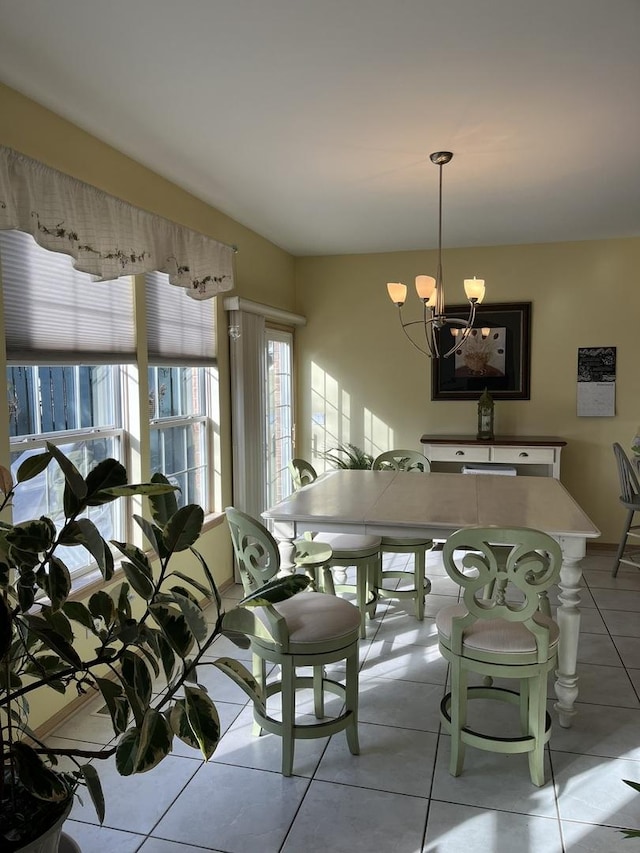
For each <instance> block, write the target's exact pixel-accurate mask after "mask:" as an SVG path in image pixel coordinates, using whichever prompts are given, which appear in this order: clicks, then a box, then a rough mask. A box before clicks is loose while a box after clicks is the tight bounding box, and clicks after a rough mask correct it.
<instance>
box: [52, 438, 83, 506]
mask: <svg viewBox="0 0 640 853" xmlns="http://www.w3.org/2000/svg"><path fill="white" fill-rule="evenodd" d="M47 450H48V451H49V453H50V454H51V455H52V456H53V458H54V459H55V460H56V462H57V463H58V465H59V466H60V469H61V470H62V473H63V474H64V479H65V482H66V484H67V485H68V486H69V488H70V489H71V492H72V493H73V495H74V496H75V497H76V498H77V499H78V500H80V501H81V500H83V499H84V498H85V497H86V495H87V484H86V483H85V480H84V477H83V476H82V474H81V473H80V471H78V469H77V468H76V466H75V465H74V464H73V462H72V461H71V460H70V459H69V457H68V456H65V455H64V453H63V452H62V451H61V450H60V449H59V448H58V447H56V445H55V444H51V442H47Z"/></svg>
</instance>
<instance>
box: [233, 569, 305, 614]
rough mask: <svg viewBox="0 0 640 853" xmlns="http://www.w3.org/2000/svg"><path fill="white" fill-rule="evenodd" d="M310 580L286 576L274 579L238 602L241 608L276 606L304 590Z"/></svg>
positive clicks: (296, 576) (300, 576)
mask: <svg viewBox="0 0 640 853" xmlns="http://www.w3.org/2000/svg"><path fill="white" fill-rule="evenodd" d="M310 583H311V579H310V578H308V577H307V576H306V575H286V576H285V577H281V578H274V579H273V580H271V581H269V582H268V583H266V584H264V585H263V586H261V587H260V588H259V589H256V590H255V591H254V592H252V593H250V594H249V595H247V596H245V597H244V598H243V599H242V600H241V601H240V602H239V604H240V606H242V607H264V606H265V605H267V604H277V603H278V602H279V601H285V600H286V599H287V598H291V597H292V596H294V595H296V593H298V592H301V591H302V590H303V589H306V588H307V587H308V586H309V584H310Z"/></svg>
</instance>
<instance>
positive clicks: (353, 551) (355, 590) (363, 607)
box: [289, 459, 382, 639]
mask: <svg viewBox="0 0 640 853" xmlns="http://www.w3.org/2000/svg"><path fill="white" fill-rule="evenodd" d="M289 471H290V473H291V479H292V481H293V487H294V489H295V490H296V491H297V490H298V489H301V488H303V487H304V486H306V485H308V484H309V483H312V482H313V481H314V480H316V479H317V477H318V475H317V473H316V470H315V468H314V467H313V466H312V465H310V464H309V462H307V461H306V460H305V459H292V460H291V462H289ZM311 535H312V538H313V541H314V542H316V543H318V544H322V545H326V546H329V547H330V548H331V552H332V554H331V560H330V561H327V564H326V565H325V566H324V568H323V571H322V577H323V581H322V589H323V590H324V591H325V592H328V593H330V594H332V595H339V594H341V593H348V594H355V597H356V605H357V607H358V610H359V611H360V637H362V638H363V639H364V638H365V637H366V636H367V621H366V620H367V616H369V617H372V616H373V615H374V614H375V606H376V601H377V595H376V579H377V577H378V573H379V571H380V565H381V561H382V555H381V552H380V547H381V544H382V539H381V538H380V536H372V535H370V534H359V533H323V532H319V533H313V534H311ZM349 567H353V568H354V569H355V572H356V582H355V584H348V583H346V581H345V582H338V583H336V580H335V579H334V576H333V572H332V569H347V568H349ZM344 576H345V579H346V571H345V572H344Z"/></svg>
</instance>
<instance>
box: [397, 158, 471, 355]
mask: <svg viewBox="0 0 640 853" xmlns="http://www.w3.org/2000/svg"><path fill="white" fill-rule="evenodd" d="M452 157H453V154H452V153H451V151H436V152H434V153H433V154H431V155H430V159H431V162H432V163H434V164H435V165H436V166H438V168H439V170H440V181H439V193H438V265H437V270H436V277H435V278H434V277H433V276H430V275H418V276H416V281H415V285H416V293H417V294H418V298H419V299H420V300H421V301H422V305H423V316H422V319H420V320H408V321H406V322H405V321H404V320H403V318H402V308H403V306H404V304H405V302H406V299H407V287H406V285H404V284H402V282H399V281H397V282H389V283H388V284H387V291H388V293H389V298H390V299H391V301H392V302H393V304H394V305H395V306H396V307H397V309H398V315H399V317H400V325H401V326H402V331H403V332H404V333H405V335H406V336H407V338H409V340H410V341H411V343H412V344H413V346H414V347H416V349H418V350H420V352H422V353H423V354H424V355H427V356H429V358H440V357H442V358H447V356H450V355H451V354H452V353H453V352H454V351H455V350H456V349H459V348H460V347H461V346H463V345H464V344H465V342H466V341H467V339H468V337H469V333H470V331H471V328H472V326H473V322H474V320H475V316H476V305H479V304H480V303H481V302H482V300H483V299H484V294H485V287H484V279H481V278H476V277H475V276H474V277H473V278H467V279H465V280H464V291H465V294H466V296H467V300H468V301H469V314H468V316H467V318H466V319H461V318H460V317H454V316H452V315H450V314H447V312H446V307H445V299H444V280H443V276H442V167H443V166H444V165H446V164H447V163H449V162H450V161H451V158H452ZM414 326H417V327H418V330H419V331H421V333H422V336H423V338H424V342H422V341H416V340H415V339H414V337H413V335H412V334H410V333H409V331H408V330H409V329H410V328H411V327H414ZM445 329H448V330H449V332H450V333H451V339H452V345H450V344H449V343H448V342H447V346H448V348H446V351H445V352H442V353H441V351H440V348H441V340H440V337H441V334H442V332H443V331H444V330H445ZM412 331H413V329H412ZM483 336H484V337H486V336H485V335H484V329H483ZM445 340H446V339H445Z"/></svg>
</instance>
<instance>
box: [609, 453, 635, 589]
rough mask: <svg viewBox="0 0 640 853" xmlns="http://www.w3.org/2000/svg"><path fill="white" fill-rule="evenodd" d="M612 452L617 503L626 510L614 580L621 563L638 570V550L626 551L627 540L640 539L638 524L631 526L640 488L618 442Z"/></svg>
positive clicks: (627, 458)
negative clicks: (617, 486) (617, 490)
mask: <svg viewBox="0 0 640 853" xmlns="http://www.w3.org/2000/svg"><path fill="white" fill-rule="evenodd" d="M613 452H614V454H615V457H616V462H617V464H618V477H619V480H620V497H619V501H620V503H621V504H622V506H623V507H624V508H625V509H626V510H627V515H626V518H625V525H624V530H623V531H622V537H621V539H620V545H619V546H618V552H617V554H616V559H615V563H614V565H613V571H612V574H613V577H614V578H615V576H616V575H617V574H618V569H619V568H620V564H621V563H622V564H624V565H625V566H633V567H634V568H636V569H640V552H639V551H638V550H636V551H632V552H631V553H629V552H628V551H627V546H628V545H629V538H632V539H636V540H638V539H640V524H632V522H633V517H634V515H635V513H636V512H640V486H639V485H638V477H637V475H636V472H635V471H634V470H633V465H632V464H631V460H630V459H629V457H628V456H627V454H626V453H625V452H624V450H623V449H622V447H621V445H620V444H618V442H615V443H614V445H613ZM636 544H640V543H636Z"/></svg>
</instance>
